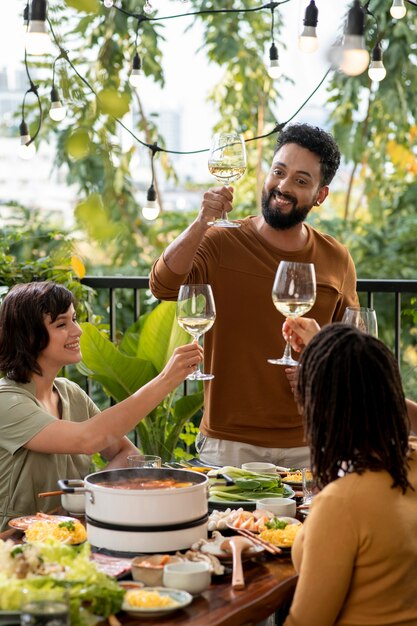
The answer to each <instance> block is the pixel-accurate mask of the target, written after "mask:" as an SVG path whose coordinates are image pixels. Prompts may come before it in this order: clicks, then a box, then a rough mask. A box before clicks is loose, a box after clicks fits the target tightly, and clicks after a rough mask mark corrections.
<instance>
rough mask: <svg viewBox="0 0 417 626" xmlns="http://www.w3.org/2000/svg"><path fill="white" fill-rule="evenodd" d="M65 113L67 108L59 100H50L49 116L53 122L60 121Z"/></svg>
mask: <svg viewBox="0 0 417 626" xmlns="http://www.w3.org/2000/svg"><path fill="white" fill-rule="evenodd" d="M66 114H67V110H66V108H65V107H63V106H62V104H61V102H60V101H59V100H58V101H57V102H51V108H50V109H49V117H50V118H51V120H54V122H62V120H63V119H64V118H65V116H66Z"/></svg>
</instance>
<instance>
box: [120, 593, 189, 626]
mask: <svg viewBox="0 0 417 626" xmlns="http://www.w3.org/2000/svg"><path fill="white" fill-rule="evenodd" d="M145 591H156V592H158V593H159V595H161V596H168V597H169V598H172V600H174V601H175V603H176V604H175V606H169V607H165V608H161V607H158V608H155V609H142V608H139V607H136V606H132V605H130V604H128V602H126V596H125V598H124V600H123V604H122V610H123V611H126V613H128V614H129V615H133V616H134V617H140V618H145V619H146V618H154V617H162V616H164V615H168V614H169V613H173V612H174V611H178V610H179V609H183V608H184V607H185V606H188V605H189V604H191V602H192V600H193V596H192V595H191V594H190V593H188V592H187V591H181V589H168V588H167V587H147V588H146V589H145Z"/></svg>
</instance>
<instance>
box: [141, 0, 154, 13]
mask: <svg viewBox="0 0 417 626" xmlns="http://www.w3.org/2000/svg"><path fill="white" fill-rule="evenodd" d="M143 10H144V11H145V13H152V11H153V8H152V5H151V3H150V2H149V0H146V2H145V4H144V6H143Z"/></svg>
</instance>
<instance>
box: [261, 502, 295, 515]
mask: <svg viewBox="0 0 417 626" xmlns="http://www.w3.org/2000/svg"><path fill="white" fill-rule="evenodd" d="M256 507H257V508H258V509H265V510H266V511H270V512H271V513H273V514H274V515H278V516H281V515H285V516H287V517H295V514H296V512H297V504H296V502H295V500H293V499H292V498H262V499H261V500H257V501H256Z"/></svg>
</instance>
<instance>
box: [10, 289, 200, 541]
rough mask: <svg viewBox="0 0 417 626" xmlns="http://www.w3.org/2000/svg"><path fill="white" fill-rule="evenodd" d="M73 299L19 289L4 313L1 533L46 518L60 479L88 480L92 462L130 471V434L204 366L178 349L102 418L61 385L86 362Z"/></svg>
mask: <svg viewBox="0 0 417 626" xmlns="http://www.w3.org/2000/svg"><path fill="white" fill-rule="evenodd" d="M81 333H82V331H81V328H80V326H79V325H78V323H77V318H76V314H75V308H74V298H73V295H72V293H71V292H70V291H69V290H68V289H66V288H65V287H63V286H62V285H57V284H55V283H53V282H48V281H46V282H36V283H27V284H22V285H16V286H15V287H13V288H12V289H11V290H10V291H9V292H8V294H7V295H6V297H5V298H4V301H3V304H2V306H1V308H0V371H1V372H2V373H3V374H4V378H2V379H1V380H0V530H3V529H4V528H5V526H6V525H7V522H8V520H9V519H11V518H13V517H19V516H23V515H28V514H33V513H36V511H38V510H42V511H48V510H51V509H52V508H54V507H56V506H57V505H58V504H59V499H57V497H56V496H55V497H50V498H43V499H42V500H39V499H38V497H37V494H38V493H39V492H45V491H54V490H56V488H57V484H56V483H57V480H58V479H60V478H83V477H84V476H85V475H86V474H87V473H88V470H89V466H90V460H91V459H90V455H92V454H94V453H95V452H101V454H102V455H103V457H104V458H105V459H106V460H108V461H109V464H108V467H109V468H111V467H123V466H126V457H127V455H128V454H129V453H132V452H137V450H136V448H135V446H134V445H133V444H132V443H131V442H130V441H129V439H128V438H127V437H125V434H126V433H128V432H129V431H131V430H132V429H133V428H134V427H135V426H136V424H137V423H138V422H139V421H140V420H141V419H142V418H144V417H145V416H146V415H147V414H148V413H149V412H150V411H151V410H152V409H153V408H155V406H157V405H158V404H159V403H160V402H161V401H162V400H163V399H164V398H165V397H166V396H167V395H168V393H170V392H171V391H172V390H173V389H175V387H177V386H178V385H179V384H180V383H181V382H182V381H183V380H184V378H185V377H186V376H187V375H188V374H189V373H190V371H193V370H194V369H195V367H196V365H197V363H199V362H200V361H201V360H202V350H201V348H200V347H199V346H198V345H197V344H195V343H192V344H187V345H185V346H181V347H180V348H177V349H176V350H175V351H174V353H173V355H172V357H171V359H170V360H169V362H168V363H167V365H166V366H165V368H164V369H163V370H162V372H161V373H160V374H158V376H156V377H155V378H154V379H153V380H152V381H150V382H149V383H148V384H147V385H144V386H143V387H142V388H141V389H139V390H138V391H137V392H135V393H134V394H132V395H131V396H130V397H129V398H127V399H126V400H123V402H120V403H119V404H117V405H115V406H112V407H110V408H108V409H106V410H104V411H103V412H101V413H100V411H99V409H98V408H97V407H96V405H95V404H94V403H93V402H92V400H91V399H90V398H89V397H88V396H87V394H86V393H85V392H84V391H83V390H82V389H81V388H80V387H79V386H78V385H77V384H76V383H74V382H72V381H70V380H68V379H66V378H56V376H57V374H58V372H59V371H60V369H61V368H62V367H64V366H65V365H69V364H75V363H78V362H79V361H80V360H81V352H80V336H81Z"/></svg>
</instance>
